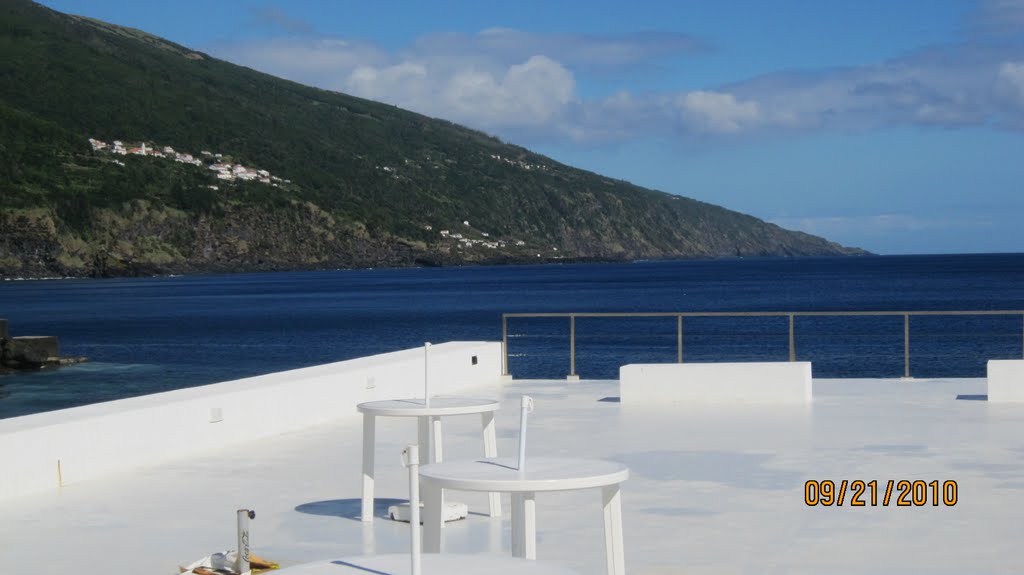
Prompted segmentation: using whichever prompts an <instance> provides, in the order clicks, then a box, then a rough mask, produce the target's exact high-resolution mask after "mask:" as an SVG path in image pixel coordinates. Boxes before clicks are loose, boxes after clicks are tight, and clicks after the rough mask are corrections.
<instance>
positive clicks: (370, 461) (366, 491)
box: [356, 397, 501, 522]
mask: <svg viewBox="0 0 1024 575" xmlns="http://www.w3.org/2000/svg"><path fill="white" fill-rule="evenodd" d="M499 407H501V403H500V402H498V401H495V400H493V399H482V398H476V397H431V398H430V404H429V405H427V404H426V403H425V402H424V400H423V398H416V399H386V400H380V401H369V402H366V403H360V404H359V405H357V406H356V409H357V410H359V412H360V413H362V414H363V501H362V512H361V518H362V520H363V521H365V522H372V521H373V495H374V493H373V491H374V450H375V449H376V435H377V423H376V420H377V417H415V418H417V422H418V426H417V430H418V433H417V436H418V437H417V442H418V444H419V445H420V446H421V447H422V448H423V450H424V451H426V452H427V454H428V461H429V462H431V463H434V462H439V461H441V459H442V457H441V455H442V437H441V418H442V417H449V416H456V415H473V414H477V413H479V414H480V418H481V423H482V426H483V438H484V457H496V456H497V455H498V439H497V434H496V433H495V430H494V412H495V411H497V410H498V408H499ZM431 432H433V433H431ZM431 435H433V438H434V439H435V441H433V442H431ZM489 507H490V514H491V517H498V516H499V515H501V496H500V495H499V494H498V493H492V494H491V495H490V497H489Z"/></svg>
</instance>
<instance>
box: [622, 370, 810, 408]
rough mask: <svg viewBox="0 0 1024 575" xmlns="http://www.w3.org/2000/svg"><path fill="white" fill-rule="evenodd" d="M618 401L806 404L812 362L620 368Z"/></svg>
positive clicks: (646, 402) (655, 404)
mask: <svg viewBox="0 0 1024 575" xmlns="http://www.w3.org/2000/svg"><path fill="white" fill-rule="evenodd" d="M619 394H620V401H621V402H622V404H623V405H646V406H666V405H673V404H677V405H678V404H701V403H768V404H806V403H810V401H811V364H810V362H806V361H799V362H750V363H649V364H631V365H624V366H622V367H621V368H619Z"/></svg>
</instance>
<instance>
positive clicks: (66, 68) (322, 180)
mask: <svg viewBox="0 0 1024 575" xmlns="http://www.w3.org/2000/svg"><path fill="white" fill-rule="evenodd" d="M0 20H2V26H0V52H2V53H4V54H5V57H4V58H3V59H0V80H2V81H0V186H2V191H3V198H4V201H3V203H2V205H0V210H3V212H4V215H3V219H2V220H0V221H2V222H6V223H4V224H2V225H3V226H4V228H3V229H4V233H5V235H6V236H7V237H6V238H0V273H4V274H8V275H10V274H18V273H21V274H26V273H31V274H39V273H45V274H53V273H62V274H70V275H81V274H90V273H91V274H98V273H105V274H111V273H116V274H120V273H151V272H152V273H159V272H161V271H169V272H173V271H202V270H205V269H214V268H217V269H220V268H219V267H217V266H218V265H219V264H216V265H215V262H220V261H226V262H228V263H227V264H225V265H226V269H240V270H241V269H290V268H301V267H319V266H332V265H338V266H363V265H366V266H370V265H422V264H439V265H443V264H455V263H465V262H516V261H538V259H539V260H540V261H548V260H552V259H569V260H583V259H602V260H618V259H630V258H654V257H715V256H735V255H827V254H839V253H857V251H856V250H848V249H846V248H843V247H841V246H838V245H837V244H834V243H831V242H828V241H826V240H823V239H821V238H816V237H813V236H809V235H807V234H800V233H793V232H788V231H785V230H782V229H780V228H778V227H776V226H774V225H771V224H767V223H765V222H763V221H761V220H757V219H755V218H752V217H750V216H745V215H743V214H739V213H736V212H732V211H729V210H726V209H723V208H720V207H717V206H713V205H710V204H706V203H702V202H698V201H695V200H692V199H688V198H680V197H677V196H672V195H669V194H665V193H662V192H656V191H652V190H647V189H643V188H640V187H637V186H633V185H631V184H629V183H627V182H623V181H619V180H613V179H610V178H606V177H603V176H600V175H597V174H593V173H590V172H586V171H582V170H578V169H575V168H572V167H569V166H565V165H562V164H560V163H558V162H555V161H554V160H552V159H550V158H546V157H544V156H540V155H538V154H534V153H532V152H530V151H529V150H526V149H524V148H521V147H518V146H514V145H510V144H506V143H503V142H501V141H499V140H498V139H496V138H493V137H490V136H488V135H486V134H483V133H481V132H478V131H474V130H470V129H467V128H464V127H461V126H458V125H455V124H452V123H451V122H447V121H444V120H437V119H432V118H428V117H425V116H422V115H419V114H415V113H412V112H408V111H405V110H401V109H399V108H396V107H394V106H390V105H386V104H381V103H378V102H373V101H369V100H364V99H360V98H356V97H352V96H348V95H345V94H340V93H335V92H329V91H325V90H320V89H317V88H312V87H308V86H303V85H300V84H297V83H294V82H290V81H287V80H282V79H280V78H275V77H273V76H269V75H267V74H263V73H260V72H256V71H254V70H251V69H248V68H244V67H241V66H236V65H233V64H229V63H227V62H223V61H220V60H217V59H215V58H212V57H209V56H208V55H205V54H201V53H198V52H195V51H192V50H190V49H188V48H186V47H183V46H179V45H177V44H174V43H172V42H168V41H166V40H163V39H160V38H157V37H155V36H152V35H149V34H146V33H144V32H140V31H137V30H132V29H127V28H122V27H118V26H114V25H111V24H106V23H103V22H99V21H96V20H91V19H88V18H82V17H77V16H69V15H65V14H61V13H58V12H55V11H52V10H50V9H48V8H45V7H42V6H40V5H37V4H34V3H32V2H28V1H27V0H5V2H4V3H3V6H2V7H0ZM89 137H94V138H98V139H101V140H113V139H118V138H119V139H123V140H130V141H151V142H152V141H158V142H160V143H161V144H167V145H170V146H173V147H174V148H182V149H189V150H200V149H216V150H220V151H223V152H224V153H226V154H230V155H231V156H232V157H233V158H234V159H235V160H236V161H238V162H239V163H245V164H253V165H259V166H262V167H265V168H266V169H267V170H269V171H270V172H272V173H274V174H279V175H281V176H282V177H284V178H288V179H290V180H291V181H292V182H294V184H295V185H294V186H293V187H290V188H288V189H277V188H274V189H272V190H267V189H262V188H261V187H260V186H253V185H247V184H245V183H240V184H237V185H232V186H228V187H226V188H223V189H220V190H211V189H209V187H208V184H209V181H208V179H209V175H208V174H204V173H202V170H201V168H197V167H195V166H184V165H173V164H171V163H167V162H163V163H162V162H157V161H151V160H150V159H149V158H140V159H137V160H136V161H131V162H128V161H126V162H125V164H126V165H125V166H119V165H117V164H114V163H112V162H110V161H109V158H104V157H103V156H102V155H101V154H95V153H93V152H92V151H91V150H90V148H89V145H88V142H87V139H88V138H89ZM528 167H529V168H528ZM140 206H145V210H144V211H145V212H146V213H148V214H153V213H162V214H164V215H165V217H164V218H163V219H162V220H161V223H160V224H159V225H158V224H156V223H153V222H150V223H149V224H146V225H143V224H142V223H141V222H142V221H144V220H145V218H143V219H142V220H140V219H139V217H138V216H139V213H140V212H139V210H141V209H142V208H141V207H140ZM310 209H315V211H316V212H317V213H320V214H323V218H325V219H323V221H322V222H321V223H320V224H318V225H322V226H326V227H324V228H323V232H324V233H323V235H322V236H321V235H318V234H319V233H320V231H321V230H320V228H316V229H310V230H308V231H309V233H308V234H307V235H308V238H306V239H303V238H304V237H305V236H303V235H302V234H299V235H297V236H295V237H293V235H294V234H276V235H275V234H274V230H277V229H279V227H280V226H286V227H287V225H298V224H300V223H301V222H302V221H303V217H304V216H303V214H307V213H308V212H309V210H310ZM40 210H42V211H40ZM24 214H30V215H32V216H33V217H45V218H49V220H50V221H51V222H52V228H53V237H52V238H51V240H52V242H51V244H52V245H51V248H50V249H49V250H48V251H47V250H44V252H45V253H46V254H49V255H46V256H40V255H39V253H38V252H32V254H35V255H31V254H28V253H24V252H20V251H19V250H20V249H23V248H24V245H25V244H24V242H22V241H21V240H19V239H18V238H19V237H21V236H20V235H19V234H23V233H24V234H28V233H29V232H28V231H22V230H21V228H19V227H18V224H17V222H18V221H21V220H19V218H18V216H19V215H24ZM29 219H30V220H31V219H32V218H29ZM33 221H35V220H33ZM318 221H319V220H318ZM464 221H469V222H470V223H471V226H470V227H468V228H466V227H465V226H464V225H463V223H462V222H464ZM228 223H230V224H231V225H226V224H228ZM221 224H224V225H221ZM104 226H106V227H104ZM44 227H45V226H44ZM164 227H166V228H168V229H164ZM179 227H180V228H182V229H180V230H179V229H177V228H179ZM171 228H174V229H171ZM243 229H244V231H242V230H243ZM463 229H465V231H466V232H467V235H470V236H473V237H479V236H480V235H481V234H488V236H487V237H493V238H504V239H507V240H518V241H521V242H523V243H524V245H522V246H516V244H515V243H512V242H509V243H508V247H507V248H501V249H487V248H479V249H478V247H477V246H468V245H460V244H459V242H457V241H455V240H452V239H451V238H450V237H442V236H441V235H440V231H441V230H451V231H453V232H454V231H456V230H460V231H461V230H463ZM200 231H202V233H200ZM32 233H37V232H32ZM147 233H150V234H155V235H151V236H147V235H146V234H147ZM111 234H116V235H119V236H120V237H122V238H123V237H129V238H134V239H132V240H131V241H130V242H128V244H127V245H126V244H125V242H126V240H123V239H122V240H119V241H113V240H112V238H111ZM204 234H206V235H204ZM211 234H212V235H211ZM232 234H234V235H232ZM235 236H246V237H250V239H252V238H255V237H260V238H261V239H260V240H259V241H256V242H253V241H249V240H246V241H245V243H244V246H243V247H245V248H246V249H245V250H243V252H242V253H241V254H239V253H236V252H237V250H235V251H231V250H232V249H234V248H231V249H229V246H236V247H237V245H238V244H237V242H234V243H233V240H232V241H229V240H230V239H231V238H232V237H235ZM32 237H35V236H32ZM207 240H209V241H208V242H207V243H204V241H207ZM307 240H308V241H307ZM111 242H113V243H111ZM306 244H308V245H306ZM33 245H35V244H33ZM119 246H120V247H119ZM146 246H149V248H147V247H146ZM154 246H157V247H154ZM254 246H258V248H257V247H254ZM217 250H227V251H226V252H223V253H218V252H217ZM253 250H255V251H253ZM228 253H230V254H232V257H227V256H226V254H228ZM146 254H149V255H146ZM154 254H155V255H154ZM40 258H42V259H40ZM108 261H109V264H108V263H102V264H101V263H99V262H108ZM5 262H6V263H5ZM101 268H102V269H101Z"/></svg>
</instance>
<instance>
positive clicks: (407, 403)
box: [356, 397, 501, 417]
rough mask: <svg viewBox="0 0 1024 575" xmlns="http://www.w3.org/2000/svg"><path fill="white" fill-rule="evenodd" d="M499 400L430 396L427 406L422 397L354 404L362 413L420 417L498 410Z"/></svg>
mask: <svg viewBox="0 0 1024 575" xmlns="http://www.w3.org/2000/svg"><path fill="white" fill-rule="evenodd" d="M499 407H501V402H499V401H496V400H493V399H483V398H479V397H431V398H430V406H429V407H427V406H426V405H425V404H424V402H423V398H422V397H417V398H413V399H385V400H381V401H368V402H366V403H360V404H359V405H357V406H356V409H358V410H359V411H360V412H362V413H367V414H370V415H386V416H391V417H422V416H426V415H467V414H471V413H484V412H487V411H498V408H499Z"/></svg>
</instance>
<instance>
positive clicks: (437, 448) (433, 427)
mask: <svg viewBox="0 0 1024 575" xmlns="http://www.w3.org/2000/svg"><path fill="white" fill-rule="evenodd" d="M430 433H431V435H430V446H431V447H432V448H433V449H432V450H431V453H430V463H437V462H439V461H442V456H441V445H442V444H443V440H442V439H441V438H442V437H443V436H442V435H441V417H440V416H438V415H432V416H430Z"/></svg>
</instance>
